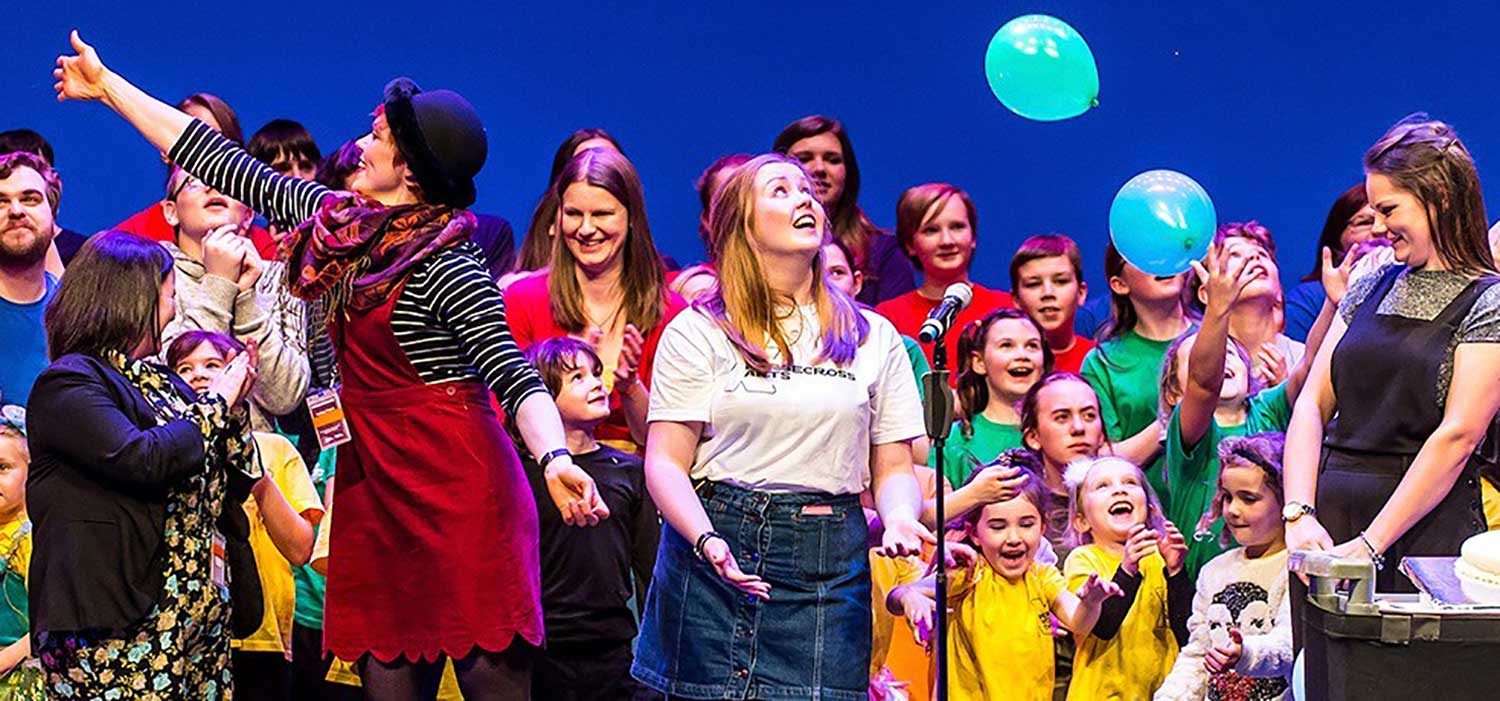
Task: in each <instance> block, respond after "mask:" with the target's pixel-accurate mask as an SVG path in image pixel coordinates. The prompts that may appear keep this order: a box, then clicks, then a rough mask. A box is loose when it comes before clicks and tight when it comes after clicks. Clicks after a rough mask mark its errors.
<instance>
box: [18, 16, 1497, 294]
mask: <svg viewBox="0 0 1500 701" xmlns="http://www.w3.org/2000/svg"><path fill="white" fill-rule="evenodd" d="M1032 12H1042V13H1047V14H1052V15H1056V16H1058V17H1061V18H1063V19H1065V20H1067V21H1068V22H1069V23H1071V24H1072V25H1073V26H1074V27H1076V28H1077V29H1078V30H1079V31H1080V32H1081V33H1082V34H1083V36H1084V37H1085V38H1086V39H1087V40H1088V42H1089V44H1090V45H1091V46H1092V48H1093V51H1094V54H1095V56H1096V57H1097V60H1098V64H1099V72H1100V79H1101V84H1102V90H1101V95H1100V102H1101V104H1100V106H1099V107H1098V108H1097V109H1095V110H1092V111H1090V112H1089V113H1087V114H1085V115H1084V116H1082V117H1080V118H1077V119H1074V120H1070V121H1067V122H1062V123H1052V124H1043V123H1036V122H1029V121H1026V120H1024V119H1021V118H1020V117H1017V116H1015V115H1013V114H1010V113H1009V112H1007V111H1006V110H1005V109H1004V108H1003V107H1001V106H1000V104H999V103H998V102H997V101H996V100H995V99H994V97H993V96H992V95H991V93H990V91H989V89H988V87H987V86H986V83H985V78H984V74H983V61H984V51H985V47H986V45H987V43H988V41H989V39H990V36H991V35H992V34H993V33H994V31H995V30H996V29H997V28H999V26H1000V25H1001V24H1003V23H1004V22H1005V21H1006V20H1009V19H1011V18H1012V17H1015V16H1017V15H1021V14H1027V13H1032ZM8 15H9V17H8V18H7V20H6V24H7V28H8V29H9V30H10V31H8V32H7V35H8V37H9V38H8V39H7V41H6V47H5V51H4V54H5V60H4V70H3V71H0V89H3V90H0V94H3V95H4V98H5V105H4V108H3V111H0V129H5V128H12V127H19V126H28V127H32V128H35V129H37V130H39V131H41V132H43V133H44V134H45V135H46V136H47V137H48V138H49V139H50V140H51V141H52V142H53V144H54V145H55V147H56V150H57V158H58V168H59V170H60V171H61V173H62V174H63V177H64V179H65V191H64V195H63V203H62V217H61V219H62V221H63V223H64V224H66V225H68V226H70V227H72V228H76V229H80V230H96V229H100V228H103V227H107V226H109V225H110V224H113V223H114V222H117V221H119V220H121V219H123V218H124V217H126V216H127V215H129V214H131V213H133V212H135V211H137V210H139V209H141V208H142V207H143V206H144V205H146V204H147V203H149V202H150V201H152V200H154V199H158V198H160V196H161V194H162V180H163V175H164V173H163V168H162V165H161V163H160V162H159V159H158V157H157V155H156V153H155V152H154V151H153V150H152V149H151V148H150V147H149V146H147V145H146V143H145V142H144V141H143V140H141V139H140V138H138V137H137V136H136V135H135V134H134V133H133V132H132V131H131V130H130V129H129V127H127V126H126V125H125V123H124V122H123V121H121V120H120V119H118V118H116V117H114V116H113V115H112V114H110V113H109V112H108V110H107V109H106V108H104V107H102V106H99V105H85V104H76V103H68V104H62V105H59V104H57V103H56V102H55V101H54V99H53V92H52V80H51V64H52V61H53V58H54V57H55V56H56V55H57V54H58V52H61V51H64V50H66V49H67V31H68V29H69V28H72V27H75V26H76V27H78V28H80V29H81V30H82V31H83V33H84V36H85V38H86V39H88V40H90V41H91V42H93V43H94V45H95V46H97V47H98V49H99V51H100V53H101V55H102V56H103V57H104V58H105V60H106V62H107V63H108V65H110V66H112V67H113V68H115V69H116V70H119V71H120V72H122V73H124V74H125V75H127V76H129V77H130V78H132V79H134V80H136V81H137V83H138V84H140V85H141V86H142V87H144V88H145V89H146V90H148V91H149V92H151V93H153V94H155V95H157V96H159V97H162V98H164V99H167V100H169V101H175V100H176V99H178V98H180V97H182V96H183V95H185V94H187V93H189V92H193V91H208V92H213V93H217V94H218V95H220V96H222V97H224V98H225V99H226V100H228V101H229V103H230V104H231V105H233V106H234V107H235V108H236V109H237V110H238V111H239V115H240V119H241V122H242V123H243V125H244V127H245V132H246V135H247V136H248V135H249V133H251V132H253V131H254V130H255V129H256V128H257V127H259V126H260V125H261V124H264V123H265V122H266V121H268V120H270V119H272V118H276V117H288V118H292V119H297V120H300V121H302V122H303V123H305V124H306V125H308V127H309V128H310V129H311V130H312V132H313V134H314V135H315V136H316V137H317V139H318V141H319V144H320V145H321V146H322V147H323V148H324V149H325V150H329V149H332V148H333V147H336V146H337V145H338V144H339V143H340V142H341V141H343V140H344V139H347V138H351V137H354V136H357V135H359V134H361V133H362V132H363V130H366V129H367V128H368V125H369V119H368V117H367V115H368V113H369V112H370V110H371V108H373V107H374V106H375V104H376V103H377V101H378V99H379V96H380V90H381V88H382V86H384V84H385V82H386V81H387V80H388V79H390V78H391V77H393V76H397V75H409V76H411V77H412V78H414V79H416V80H417V82H419V83H420V84H421V85H423V86H425V87H428V88H437V87H446V88H452V89H455V90H458V91H460V92H462V93H464V94H465V95H467V96H468V97H469V98H470V99H471V100H472V101H473V102H474V104H475V105H476V106H477V107H478V108H479V110H480V112H481V113H482V114H483V115H484V118H485V120H486V122H487V125H488V129H489V135H490V157H489V163H488V165H487V166H485V169H484V172H483V174H482V175H481V176H480V179H479V203H478V207H477V209H479V210H481V211H485V212H492V213H495V214H500V215H502V216H505V217H507V218H509V219H510V220H511V221H512V222H513V223H514V224H515V225H516V228H517V229H518V232H519V230H521V229H523V228H524V226H525V223H526V221H527V220H528V218H529V217H530V214H531V210H532V207H533V205H534V203H535V201H536V197H537V195H538V193H539V192H540V191H541V190H542V188H543V187H544V186H545V185H546V183H545V182H544V181H545V178H546V176H547V169H548V166H549V163H550V159H551V156H552V151H553V149H554V148H555V147H556V145H557V143H558V142H559V141H560V140H561V139H562V138H563V137H564V136H565V135H567V134H568V133H569V132H570V131H572V130H574V129H576V128H579V127H586V126H598V127H604V128H606V129H608V130H609V131H611V132H612V133H613V134H615V135H616V136H617V137H618V138H619V139H620V141H621V142H622V143H623V144H624V146H625V150H626V152H627V154H628V155H629V156H630V157H631V159H632V160H633V161H634V162H635V164H636V167H637V168H639V170H640V173H641V177H642V179H643V180H644V183H645V187H646V198H647V203H648V205H647V206H648V210H649V214H650V217H651V222H652V230H653V233H654V235H655V237H656V241H657V245H658V246H660V247H661V249H662V250H663V251H665V252H666V253H668V254H670V255H672V256H674V257H676V258H677V259H678V260H680V261H683V262H691V261H695V260H699V259H701V257H702V252H701V247H700V244H699V242H698V237H697V234H696V222H697V216H698V202H697V197H696V193H695V192H694V190H693V180H694V178H695V177H696V176H697V174H698V172H699V171H700V170H701V169H702V168H703V167H704V166H705V165H706V164H708V163H709V162H710V161H712V160H713V159H714V158H715V157H717V156H720V155H723V154H725V153H730V152H734V151H752V152H754V151H762V150H765V149H767V148H769V147H770V144H771V140H772V138H773V137H774V136H775V134H776V132H777V131H778V130H779V129H780V128H781V127H782V126H783V125H785V124H786V123H787V122H789V121H791V120H792V119H794V118H796V117H799V116H802V115H805V114H809V113H813V112H822V113H826V114H830V115H834V116H837V117H839V118H840V119H842V120H844V122H845V123H846V124H847V125H848V128H849V130H850V132H851V135H852V137H853V139H854V143H855V147H856V149H857V152H858V156H859V161H860V164H861V165H862V166H863V169H864V171H863V174H864V185H863V192H862V196H861V202H862V204H863V205H864V208H865V210H866V211H867V212H868V213H869V215H870V217H871V218H872V219H874V220H875V222H876V223H878V224H880V225H882V226H886V227H890V226H893V225H894V219H895V203H896V198H897V196H898V195H899V194H900V192H901V191H902V189H904V188H906V187H909V186H911V185H915V184H918V183H922V182H927V181H932V180H943V181H949V182H952V183H954V184H956V185H958V186H960V187H963V188H965V189H967V190H968V191H969V192H970V193H972V194H973V196H974V199H975V201H976V203H977V204H978V207H979V213H980V226H979V236H980V240H981V243H980V246H979V255H978V259H977V261H976V263H975V273H976V277H977V278H978V279H979V280H980V281H981V282H984V283H987V284H991V285H995V286H1000V287H1009V283H1008V281H1007V279H1006V272H1005V271H1006V267H1007V264H1008V261H1009V257H1010V254H1011V252H1012V251H1013V250H1014V249H1015V247H1016V245H1017V244H1018V243H1019V242H1020V241H1021V239H1023V238H1024V237H1026V236H1028V235H1031V234H1036V233H1044V232H1052V231H1060V232H1064V233H1067V234H1069V235H1071V236H1073V237H1074V238H1076V239H1078V241H1079V242H1080V244H1081V245H1082V247H1083V251H1084V256H1085V266H1086V269H1087V277H1088V279H1089V281H1090V282H1091V283H1092V284H1093V286H1094V291H1095V294H1104V293H1105V289H1106V288H1105V287H1104V280H1103V273H1102V256H1103V250H1104V244H1105V241H1106V238H1107V231H1106V218H1107V213H1108V208H1109V203H1110V200H1111V198H1112V197H1113V194H1114V192H1115V191H1116V189H1117V188H1119V186H1120V185H1121V184H1123V183H1124V182H1125V181H1126V180H1127V179H1129V178H1130V177H1131V176H1133V175H1135V174H1136V173H1139V172H1141V171H1144V170H1148V169H1152V168H1172V169H1176V170H1180V171H1183V172H1185V173H1188V174H1189V175H1191V176H1192V177H1194V178H1195V179H1197V180H1198V182H1200V183H1202V184H1203V186H1204V187H1205V188H1207V189H1208V191H1209V193H1210V194H1211V195H1212V197H1213V200H1214V203H1215V205H1216V206H1217V208H1218V213H1219V216H1220V218H1221V221H1229V220H1241V219H1248V218H1256V219H1259V220H1260V221H1261V222H1262V223H1264V224H1266V225H1267V226H1269V227H1270V228H1271V230H1272V232H1273V233H1274V234H1275V236H1276V238H1277V240H1278V243H1279V245H1280V251H1281V263H1282V271H1281V272H1282V277H1283V279H1285V280H1287V281H1288V282H1290V281H1292V280H1294V279H1295V278H1297V277H1300V276H1301V275H1302V274H1303V273H1305V272H1306V271H1307V270H1308V269H1309V268H1310V267H1311V265H1312V261H1313V256H1314V252H1313V242H1314V240H1315V238H1316V236H1317V232H1318V230H1319V228H1320V227H1321V225H1322V221H1323V217H1324V215H1325V213H1326V211H1327V207H1328V205H1329V204H1330V203H1331V202H1332V200H1333V199H1334V197H1335V196H1336V195H1337V194H1338V193H1339V192H1340V191H1341V190H1343V189H1344V188H1346V187H1348V186H1349V185H1350V184H1352V183H1355V182H1358V181H1359V179H1360V178H1361V170H1360V161H1359V159H1360V155H1361V154H1362V153H1363V151H1364V149H1365V148H1366V147H1367V146H1368V145H1369V144H1370V143H1371V142H1373V141H1374V140H1375V139H1376V138H1377V137H1379V136H1380V134H1381V132H1382V131H1383V130H1384V129H1385V128H1386V127H1387V126H1388V125H1390V124H1391V123H1392V122H1394V121H1396V120H1397V119H1399V118H1400V117H1401V116H1403V115H1404V114H1406V113H1408V112H1412V111H1416V110H1427V111H1429V112H1431V113H1432V114H1433V115H1435V116H1438V117H1441V118H1444V119H1447V120H1449V121H1451V122H1453V123H1454V124H1455V125H1456V126H1457V127H1458V129H1459V130H1460V133H1462V134H1463V135H1464V137H1465V138H1466V140H1467V141H1468V143H1469V145H1470V147H1471V148H1472V149H1473V150H1474V152H1475V154H1476V156H1477V158H1478V160H1479V167H1480V173H1481V176H1482V177H1485V178H1486V179H1487V182H1489V183H1491V184H1490V186H1489V188H1488V191H1489V193H1490V194H1491V195H1492V196H1493V195H1494V194H1495V193H1496V192H1500V190H1497V189H1496V185H1495V184H1494V183H1495V182H1500V170H1497V168H1500V166H1496V165H1494V164H1495V163H1496V162H1497V159H1500V155H1497V154H1500V120H1497V119H1496V115H1497V114H1500V97H1497V95H1500V93H1497V92H1496V90H1495V89H1494V84H1495V80H1494V70H1495V68H1496V67H1497V66H1500V50H1497V49H1496V45H1495V43H1494V42H1493V41H1491V37H1490V36H1489V33H1488V30H1487V29H1486V28H1492V27H1495V26H1497V25H1500V10H1497V9H1496V8H1495V7H1493V6H1490V5H1488V4H1486V3H1471V2H1463V3H1460V2H1448V1H1435V2H1424V3H1410V2H1396V1H1393V0H1371V1H1370V2H1365V3H1359V4H1358V5H1357V6H1345V5H1342V4H1338V3H1292V2H1271V3H1238V2H1223V1H1215V2H1201V1H1198V0H1188V1H1183V0H1170V1H1167V0H1163V1H1162V2H1152V3H1136V2H1130V3H1105V2H1081V1H1075V2H1047V1H1039V2H1029V3H1013V2H983V3H975V2H963V3H949V2H930V1H929V2H895V1H889V0H880V1H875V0H870V1H866V2H847V3H846V2H806V1H805V0H802V1H797V2H786V1H783V0H774V1H768V2H754V3H739V2H736V3H728V2H710V3H688V2H678V3H672V2H650V1H647V2H640V1H637V2H596V1H593V0H576V1H574V2H563V3H544V2H526V3H511V2H498V3H473V4H468V3H465V4H459V3H449V2H442V1H440V0H431V1H428V2H411V1H410V0H403V1H400V2H396V1H393V0H371V1H369V2H365V3H330V2H316V1H313V2H297V3H284V2H250V3H241V2H235V3H181V4H180V5H173V4H168V3H156V2H138V3H114V2H111V3H99V2H72V1H69V2H61V3H51V2H41V3H25V4H24V7H21V6H18V7H16V8H13V10H12V11H11V12H9V13H8ZM1491 203H1492V208H1495V207H1500V203H1497V201H1496V200H1494V199H1492V200H1491Z"/></svg>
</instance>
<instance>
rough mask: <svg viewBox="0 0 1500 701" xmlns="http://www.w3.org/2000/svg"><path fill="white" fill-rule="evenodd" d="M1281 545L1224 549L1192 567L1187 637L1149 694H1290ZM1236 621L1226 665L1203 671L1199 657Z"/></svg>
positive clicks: (1165, 697)
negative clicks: (1230, 661)
mask: <svg viewBox="0 0 1500 701" xmlns="http://www.w3.org/2000/svg"><path fill="white" fill-rule="evenodd" d="M1286 566H1287V551H1286V550H1285V549H1283V550H1282V551H1281V552H1278V553H1276V554H1274V555H1266V556H1263V557H1260V558H1257V559H1253V560H1252V559H1250V558H1248V557H1246V556H1245V549H1244V548H1235V549H1234V550H1230V551H1229V552H1226V553H1224V554H1222V555H1220V556H1218V557H1216V558H1214V559H1213V560H1211V561H1209V563H1208V564H1207V565H1204V567H1203V570H1202V571H1201V572H1199V573H1198V593H1197V594H1196V595H1195V596H1194V597H1193V615H1192V617H1191V618H1189V619H1188V644H1187V646H1186V647H1184V648H1182V651H1181V652H1180V653H1178V655H1177V662H1176V664H1174V665H1173V666H1172V672H1171V673H1170V674H1168V675H1167V679H1166V681H1164V682H1163V683H1162V686H1161V689H1159V690H1157V692H1156V696H1155V698H1156V701H1187V700H1188V699H1191V700H1193V701H1201V700H1202V699H1210V700H1212V701H1221V700H1222V701H1231V700H1239V699H1246V700H1253V701H1272V700H1278V701H1279V700H1289V699H1291V698H1292V695H1291V685H1290V679H1291V676H1292V615H1291V602H1290V600H1289V599H1288V598H1287V569H1286ZM1230 628H1238V629H1239V631H1240V636H1241V637H1242V638H1243V639H1244V652H1243V653H1242V654H1241V655H1240V661H1239V663H1238V664H1236V665H1235V667H1234V669H1233V670H1230V671H1226V672H1221V673H1219V674H1210V673H1209V671H1208V668H1207V667H1205V666H1204V664H1203V662H1204V659H1205V656H1206V655H1207V653H1208V651H1209V650H1211V649H1212V648H1213V647H1214V646H1215V645H1216V644H1223V643H1227V642H1228V641H1229V630H1230Z"/></svg>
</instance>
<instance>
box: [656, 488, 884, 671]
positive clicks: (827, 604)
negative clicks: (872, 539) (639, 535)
mask: <svg viewBox="0 0 1500 701" xmlns="http://www.w3.org/2000/svg"><path fill="white" fill-rule="evenodd" d="M698 495H699V498H700V499H701V500H702V502H703V508H704V510H705V511H706V512H707V513H708V518H709V520H710V521H712V523H713V528H714V530H715V531H718V532H719V533H721V534H723V536H724V538H725V540H727V541H728V542H729V546H730V548H731V549H732V551H733V553H734V557H735V560H736V561H737V562H738V563H739V566H740V569H742V570H744V571H745V572H747V573H752V574H756V575H759V576H760V577H761V578H763V579H765V580H766V581H767V582H769V583H770V585H771V594H770V596H771V598H770V600H769V601H760V600H758V599H755V598H754V597H750V596H746V595H745V594H741V593H740V592H739V590H737V589H734V588H733V587H731V586H730V585H729V584H728V583H726V582H724V581H723V580H721V579H720V578H719V576H718V574H716V573H715V572H714V569H713V566H712V565H709V564H708V563H706V562H702V561H700V560H699V559H698V558H697V557H695V556H694V554H693V544H692V543H690V542H688V541H686V540H685V539H684V538H683V537H682V536H681V535H679V534H678V533H677V531H676V530H675V529H673V528H671V527H667V528H663V529H662V531H661V546H660V548H659V550H658V552H657V556H656V569H655V570H654V571H653V573H652V579H651V589H650V592H649V593H648V594H647V597H646V608H645V611H643V617H642V622H641V635H640V638H639V640H638V641H637V648H636V655H635V663H634V665H633V666H632V668H631V673H632V674H633V675H634V676H635V678H636V679H639V680H640V681H641V682H644V683H645V684H647V685H649V686H651V687H652V688H654V689H656V690H657V691H662V692H665V693H667V694H670V695H672V696H674V697H684V698H694V699H794V698H795V699H848V700H849V701H856V700H858V701H864V700H865V699H867V698H868V687H869V682H870V678H869V673H870V626H871V614H870V562H869V559H868V557H869V550H868V548H867V542H866V539H867V537H868V536H867V529H866V526H865V518H864V511H863V509H861V508H860V504H859V496H858V495H830V494H817V493H813V494H805V493H797V494H784V493H771V492H759V491H752V490H748V489H742V488H739V487H733V486H730V485H726V484H724V483H713V482H706V483H702V484H700V485H699V487H698Z"/></svg>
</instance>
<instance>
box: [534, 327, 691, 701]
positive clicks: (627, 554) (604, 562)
mask: <svg viewBox="0 0 1500 701" xmlns="http://www.w3.org/2000/svg"><path fill="white" fill-rule="evenodd" d="M526 358H527V360H529V361H531V364H532V365H535V366H536V369H537V371H538V372H540V373H541V376H542V382H543V383H544V384H546V386H547V390H548V391H549V392H551V393H552V398H553V400H554V401H555V402H556V403H557V413H558V414H559V415H561V417H562V423H563V430H564V431H565V432H566V434H567V441H568V451H569V452H571V453H572V454H573V462H574V464H576V465H578V466H579V467H581V468H583V469H584V471H585V472H587V473H588V474H589V476H591V477H593V478H594V484H596V485H597V486H598V489H599V496H600V498H602V499H603V500H604V503H605V504H606V505H607V506H609V512H610V514H611V516H610V518H609V519H608V520H604V521H600V522H599V525H597V526H594V527H592V528H577V527H573V526H568V525H565V524H564V523H563V521H562V516H561V515H560V514H559V513H558V511H557V509H555V508H538V509H537V512H538V515H539V518H538V520H539V523H540V526H541V553H540V554H541V563H542V610H543V611H544V615H545V617H546V624H547V647H546V648H545V649H544V650H542V651H541V652H540V653H539V654H538V656H537V659H536V666H535V667H534V669H533V671H532V680H531V684H532V688H533V689H537V690H545V691H546V694H545V695H546V696H547V698H551V699H558V700H559V701H572V700H580V701H581V700H583V699H598V700H599V701H604V700H606V699H608V700H611V701H613V700H614V699H631V698H651V696H650V691H649V690H648V689H646V688H645V687H644V686H642V685H640V683H638V682H636V681H635V680H634V679H632V678H631V676H630V665H631V663H632V662H633V661H634V656H633V654H632V652H631V642H632V641H633V640H634V638H635V634H636V617H635V613H634V611H639V610H640V607H641V604H642V603H644V601H645V598H646V590H647V588H648V586H649V584H650V582H651V569H652V568H653V567H654V566H655V564H656V546H657V539H658V537H659V536H660V534H661V521H660V519H659V517H658V516H657V513H656V505H655V504H653V503H652V501H651V495H650V493H649V492H647V491H646V473H645V463H644V462H642V461H641V458H639V457H638V456H636V455H632V454H630V453H625V452H621V451H619V450H616V449H614V448H611V447H609V446H607V445H602V444H600V443H598V442H597V441H595V440H594V431H595V429H597V428H598V427H599V424H601V423H603V422H604V420H605V419H606V418H608V417H609V393H608V392H606V391H605V390H604V382H603V379H602V377H601V375H602V374H603V372H604V363H603V362H602V361H601V360H600V359H599V356H598V354H597V353H595V351H594V348H593V346H590V345H589V344H588V343H586V342H584V341H580V340H578V339H576V338H568V337H562V338H549V339H547V340H544V341H541V342H540V343H537V344H536V345H534V346H532V347H531V348H529V349H527V351H526ZM522 460H523V461H524V462H525V465H526V474H527V479H528V480H529V481H530V482H531V488H532V491H533V492H534V494H535V495H536V500H537V505H538V506H539V507H550V505H551V504H552V497H551V496H549V495H548V492H547V483H546V480H544V479H543V478H542V473H543V469H544V468H545V467H546V466H545V465H537V464H536V462H535V461H533V460H532V459H531V457H530V456H529V455H526V456H523V457H522ZM632 599H634V601H635V605H634V606H632V605H631V600H632ZM534 698H535V696H534Z"/></svg>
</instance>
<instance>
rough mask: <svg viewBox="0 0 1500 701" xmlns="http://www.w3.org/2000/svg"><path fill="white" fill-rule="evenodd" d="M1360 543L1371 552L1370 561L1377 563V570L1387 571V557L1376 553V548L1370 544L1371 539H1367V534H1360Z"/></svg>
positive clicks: (1361, 532) (1362, 532)
mask: <svg viewBox="0 0 1500 701" xmlns="http://www.w3.org/2000/svg"><path fill="white" fill-rule="evenodd" d="M1359 542H1361V543H1364V544H1365V549H1366V550H1369V551H1370V560H1371V561H1372V562H1374V563H1375V569H1376V570H1383V569H1385V556H1383V555H1381V554H1380V553H1378V552H1376V551H1375V546H1373V545H1371V544H1370V539H1369V538H1366V537H1365V532H1364V531H1360V532H1359Z"/></svg>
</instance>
